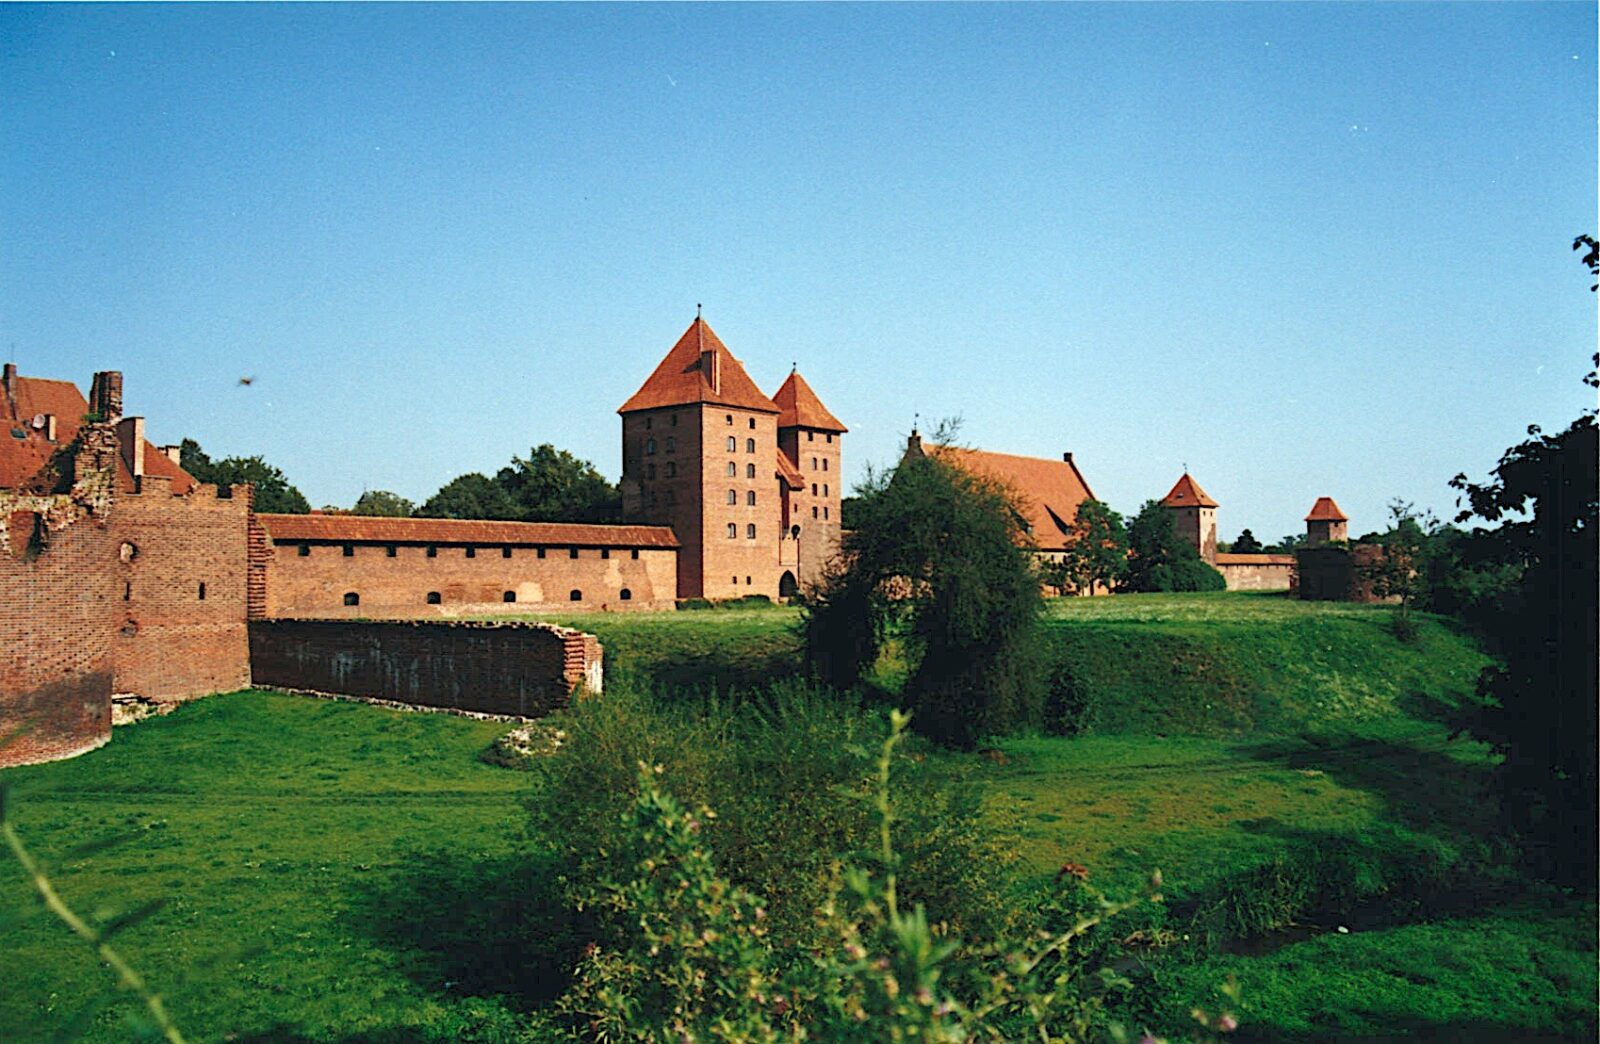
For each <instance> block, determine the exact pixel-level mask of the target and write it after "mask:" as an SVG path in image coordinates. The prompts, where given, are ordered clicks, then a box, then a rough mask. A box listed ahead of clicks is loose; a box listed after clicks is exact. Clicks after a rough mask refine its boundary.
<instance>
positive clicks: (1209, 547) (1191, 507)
mask: <svg viewBox="0 0 1600 1044" xmlns="http://www.w3.org/2000/svg"><path fill="white" fill-rule="evenodd" d="M1161 506H1162V507H1164V508H1166V509H1167V510H1169V511H1171V512H1172V522H1173V525H1175V526H1176V527H1177V530H1178V535H1179V536H1181V537H1183V538H1184V539H1185V540H1187V541H1188V542H1189V543H1190V544H1191V545H1193V546H1194V549H1195V550H1196V551H1199V552H1200V557H1201V558H1203V559H1205V560H1206V561H1207V562H1208V563H1210V564H1211V565H1216V564H1217V502H1216V501H1215V500H1212V499H1211V498H1210V497H1209V496H1207V495H1206V491H1205V490H1203V489H1201V488H1200V484H1199V483H1198V482H1196V481H1195V480H1194V479H1192V478H1190V477H1189V473H1188V472H1187V471H1185V472H1184V473H1183V477H1182V478H1180V479H1178V481H1177V484H1176V485H1174V486H1173V487H1172V492H1170V493H1168V494H1167V495H1166V496H1165V497H1163V498H1162V499H1161Z"/></svg>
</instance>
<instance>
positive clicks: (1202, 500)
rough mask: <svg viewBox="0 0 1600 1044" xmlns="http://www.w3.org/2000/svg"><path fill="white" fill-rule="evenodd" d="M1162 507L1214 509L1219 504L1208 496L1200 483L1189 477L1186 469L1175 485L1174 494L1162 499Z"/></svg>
mask: <svg viewBox="0 0 1600 1044" xmlns="http://www.w3.org/2000/svg"><path fill="white" fill-rule="evenodd" d="M1161 505H1162V506H1163V507H1169V508H1182V507H1208V508H1214V507H1216V506H1217V502H1216V501H1215V500H1212V499H1211V498H1210V497H1209V496H1207V495H1206V491H1205V490H1203V489H1201V488H1200V483H1198V482H1196V481H1195V480H1194V479H1192V478H1190V477H1189V471H1188V469H1187V468H1185V469H1184V472H1183V477H1182V478H1180V479H1179V480H1178V481H1177V482H1176V483H1175V484H1174V485H1173V487H1172V492H1170V493H1168V494H1167V495H1166V496H1165V497H1163V498H1162V499H1161Z"/></svg>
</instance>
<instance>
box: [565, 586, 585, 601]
mask: <svg viewBox="0 0 1600 1044" xmlns="http://www.w3.org/2000/svg"><path fill="white" fill-rule="evenodd" d="M567 601H569V602H581V601H583V592H582V591H580V590H578V589H577V588H576V587H574V588H573V589H572V590H571V591H570V592H569V593H568V594H567Z"/></svg>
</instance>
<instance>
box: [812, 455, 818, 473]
mask: <svg viewBox="0 0 1600 1044" xmlns="http://www.w3.org/2000/svg"><path fill="white" fill-rule="evenodd" d="M811 470H812V471H816V470H817V458H816V457H812V458H811Z"/></svg>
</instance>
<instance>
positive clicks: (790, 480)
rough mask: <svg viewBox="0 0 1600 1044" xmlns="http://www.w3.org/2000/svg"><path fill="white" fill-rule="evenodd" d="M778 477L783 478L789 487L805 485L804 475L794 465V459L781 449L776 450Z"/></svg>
mask: <svg viewBox="0 0 1600 1044" xmlns="http://www.w3.org/2000/svg"><path fill="white" fill-rule="evenodd" d="M778 477H779V478H781V479H783V481H784V482H785V483H787V484H788V486H789V488H790V489H804V488H805V487H806V478H805V476H804V475H802V474H800V469H799V468H798V467H796V466H795V463H794V461H792V460H790V459H789V456H788V454H786V453H784V452H783V450H781V449H780V450H779V451H778Z"/></svg>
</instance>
